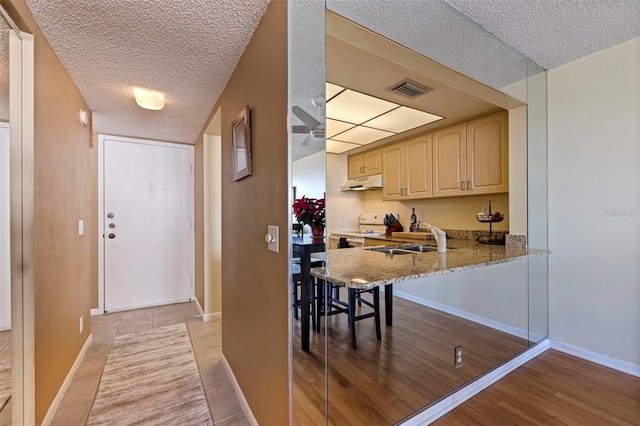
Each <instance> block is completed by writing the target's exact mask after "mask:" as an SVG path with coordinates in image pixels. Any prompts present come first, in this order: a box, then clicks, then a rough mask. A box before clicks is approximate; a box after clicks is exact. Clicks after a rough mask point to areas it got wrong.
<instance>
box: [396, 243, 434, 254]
mask: <svg viewBox="0 0 640 426" xmlns="http://www.w3.org/2000/svg"><path fill="white" fill-rule="evenodd" d="M399 248H401V249H402V250H408V251H413V252H417V253H426V252H428V251H438V247H433V246H425V245H422V244H420V245H417V246H402V247H399Z"/></svg>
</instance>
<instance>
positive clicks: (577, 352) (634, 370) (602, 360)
mask: <svg viewBox="0 0 640 426" xmlns="http://www.w3.org/2000/svg"><path fill="white" fill-rule="evenodd" d="M549 346H550V347H551V349H555V350H557V351H560V352H564V353H567V354H569V355H573V356H576V357H578V358H582V359H586V360H587V361H591V362H595V363H596V364H600V365H603V366H605V367H609V368H613V369H614V370H618V371H622V372H623V373H627V374H631V375H632V376H636V377H640V365H636V364H632V363H630V362H627V361H622V360H620V359H616V358H612V357H610V356H606V355H601V354H599V353H596V352H592V351H590V350H588V349H584V348H581V347H580V346H575V345H571V344H569V343H563V342H559V341H557V340H553V339H549Z"/></svg>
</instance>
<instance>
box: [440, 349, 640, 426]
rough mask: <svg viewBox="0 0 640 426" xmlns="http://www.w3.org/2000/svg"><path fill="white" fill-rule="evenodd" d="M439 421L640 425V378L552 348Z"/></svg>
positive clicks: (477, 423) (457, 422)
mask: <svg viewBox="0 0 640 426" xmlns="http://www.w3.org/2000/svg"><path fill="white" fill-rule="evenodd" d="M433 424H434V425H438V426H444V425H562V424H568V425H585V426H586V425H634V426H638V425H640V378H638V377H634V376H630V375H628V374H624V373H621V372H619V371H616V370H612V369H610V368H607V367H603V366H601V365H598V364H594V363H592V362H589V361H585V360H583V359H580V358H576V357H574V356H571V355H567V354H565V353H562V352H558V351H555V350H552V349H551V350H548V351H546V352H544V353H543V354H541V355H539V356H538V357H536V358H535V359H533V360H531V361H529V362H528V363H527V364H525V365H523V366H522V367H520V368H518V369H517V370H516V371H514V372H512V373H511V374H509V375H508V376H506V377H505V378H503V379H502V380H500V381H499V382H497V383H495V384H494V385H492V386H491V387H490V388H488V389H485V390H484V391H482V392H480V393H479V394H478V395H476V396H475V397H473V398H472V399H470V400H468V401H467V402H465V403H464V404H462V405H460V406H459V407H457V408H456V409H455V410H453V411H451V412H449V413H447V414H446V415H445V416H443V417H441V418H440V419H438V420H437V421H436V422H434V423H433Z"/></svg>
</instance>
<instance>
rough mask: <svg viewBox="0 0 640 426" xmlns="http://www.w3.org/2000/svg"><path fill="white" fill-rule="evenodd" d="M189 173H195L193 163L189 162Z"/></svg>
mask: <svg viewBox="0 0 640 426" xmlns="http://www.w3.org/2000/svg"><path fill="white" fill-rule="evenodd" d="M189 174H193V164H192V163H189Z"/></svg>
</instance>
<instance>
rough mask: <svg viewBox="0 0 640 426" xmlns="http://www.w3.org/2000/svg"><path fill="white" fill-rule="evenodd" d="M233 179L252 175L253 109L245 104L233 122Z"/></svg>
mask: <svg viewBox="0 0 640 426" xmlns="http://www.w3.org/2000/svg"><path fill="white" fill-rule="evenodd" d="M231 135H232V138H233V180H234V181H236V180H240V179H242V178H245V177H247V176H251V110H250V109H249V105H247V106H245V107H244V108H243V110H242V111H240V114H238V117H237V118H236V119H235V120H234V121H233V123H232V124H231Z"/></svg>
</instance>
